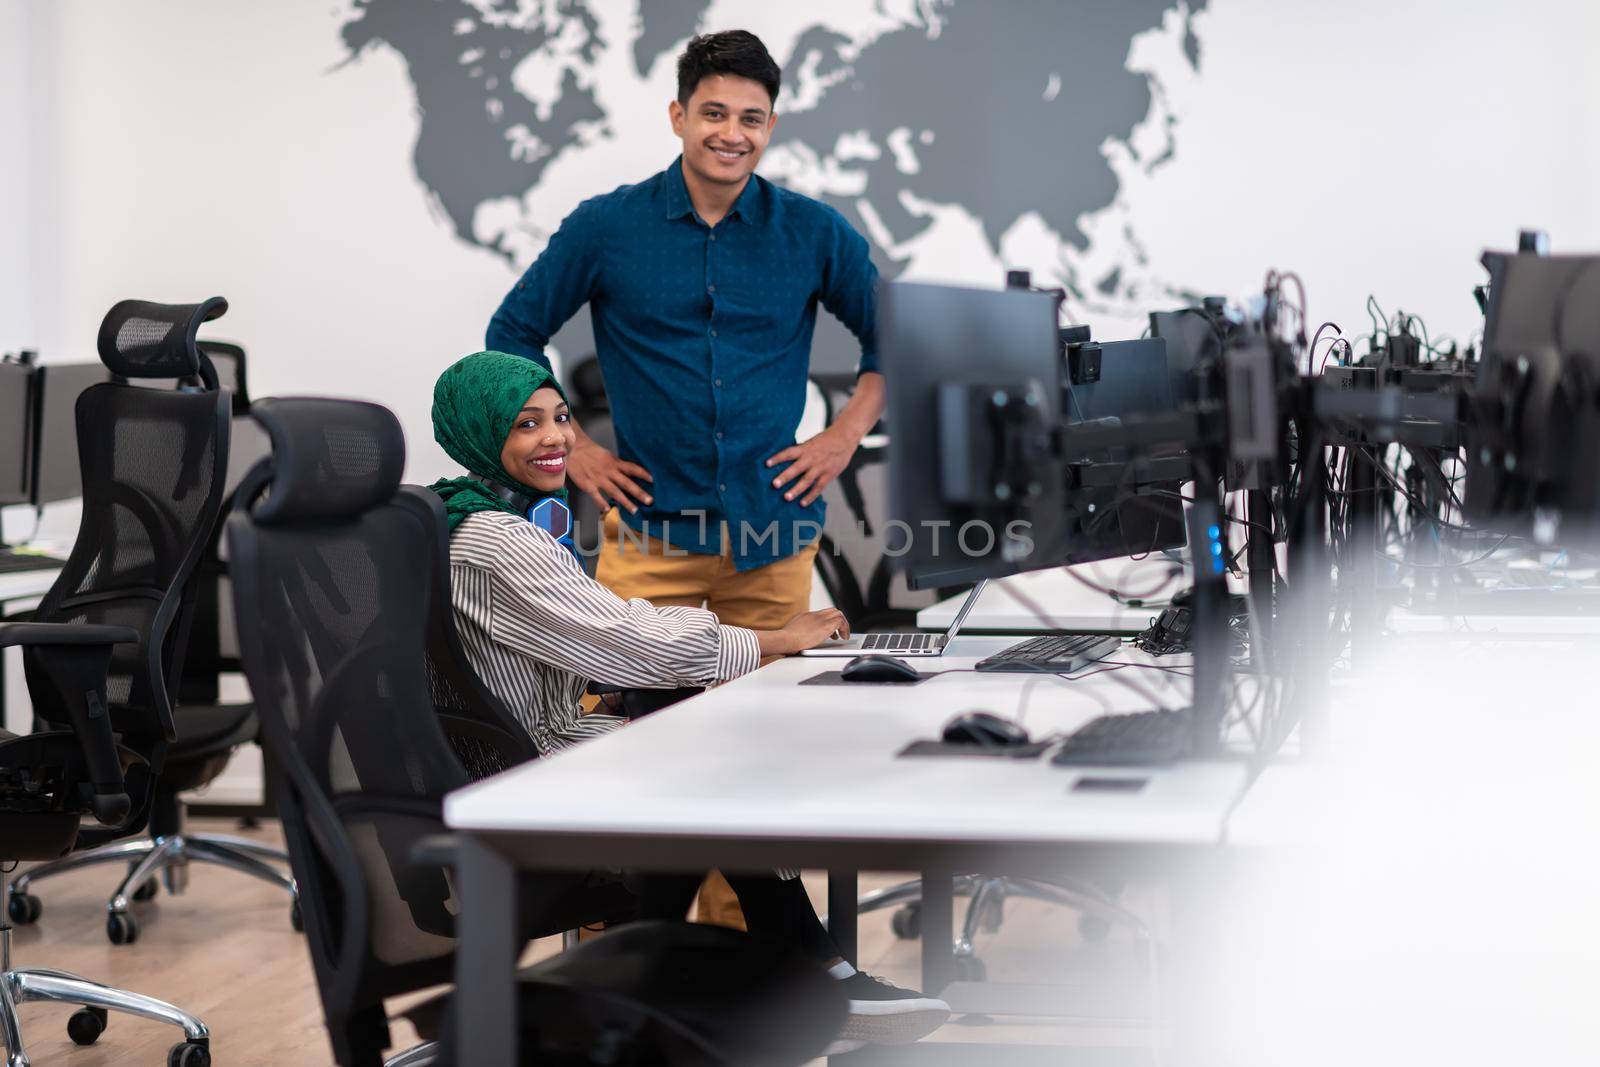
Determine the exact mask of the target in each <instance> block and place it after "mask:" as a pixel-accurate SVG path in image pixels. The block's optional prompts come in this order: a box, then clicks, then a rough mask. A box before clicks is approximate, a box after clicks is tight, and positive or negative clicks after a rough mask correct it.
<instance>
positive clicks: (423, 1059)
mask: <svg viewBox="0 0 1600 1067" xmlns="http://www.w3.org/2000/svg"><path fill="white" fill-rule="evenodd" d="M438 1060H439V1042H437V1041H424V1042H423V1043H422V1044H420V1045H412V1046H411V1047H410V1048H408V1049H406V1050H405V1051H403V1052H396V1053H395V1054H394V1055H393V1056H390V1057H389V1058H388V1059H386V1060H384V1061H383V1067H432V1065H433V1064H434V1063H437V1062H438Z"/></svg>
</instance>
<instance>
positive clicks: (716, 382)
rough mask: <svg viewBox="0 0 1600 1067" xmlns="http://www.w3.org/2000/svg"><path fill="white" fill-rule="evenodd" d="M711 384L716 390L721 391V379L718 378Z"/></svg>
mask: <svg viewBox="0 0 1600 1067" xmlns="http://www.w3.org/2000/svg"><path fill="white" fill-rule="evenodd" d="M711 384H712V385H714V386H716V387H717V388H718V389H721V388H722V379H721V378H718V379H717V380H716V381H714V382H712V383H711Z"/></svg>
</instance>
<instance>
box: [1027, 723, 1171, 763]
mask: <svg viewBox="0 0 1600 1067" xmlns="http://www.w3.org/2000/svg"><path fill="white" fill-rule="evenodd" d="M1189 739H1190V722H1189V714H1188V712H1184V711H1136V712H1132V713H1130V714H1127V715H1102V716H1100V717H1099V718H1097V719H1090V720H1089V721H1088V722H1086V723H1084V724H1083V725H1082V726H1080V727H1078V728H1077V729H1076V730H1074V731H1073V732H1072V733H1071V734H1069V735H1068V736H1067V739H1066V740H1065V741H1063V742H1062V744H1061V748H1060V749H1058V750H1057V751H1056V754H1055V755H1054V756H1052V757H1051V758H1050V762H1051V763H1056V764H1073V765H1076V764H1103V765H1112V766H1137V765H1143V764H1155V763H1171V762H1173V761H1174V760H1178V759H1182V758H1183V757H1184V756H1185V755H1187V754H1188V752H1189Z"/></svg>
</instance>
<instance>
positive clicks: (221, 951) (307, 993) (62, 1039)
mask: <svg viewBox="0 0 1600 1067" xmlns="http://www.w3.org/2000/svg"><path fill="white" fill-rule="evenodd" d="M190 822H191V825H190V829H191V830H195V831H207V830H209V831H211V832H226V833H238V832H240V831H239V830H238V827H237V826H236V825H235V824H233V823H232V822H231V821H227V820H217V819H193V820H191V821H190ZM248 836H253V837H256V838H258V839H260V840H264V841H274V842H275V841H278V840H280V835H279V833H278V831H277V828H276V826H275V825H274V824H269V825H268V826H267V827H265V828H263V829H261V830H257V831H253V832H250V833H249V835H248ZM191 870H192V874H191V877H190V881H189V886H188V890H187V891H186V892H185V893H184V894H183V895H181V896H177V897H172V896H168V895H166V893H165V891H163V892H162V894H161V895H160V896H159V897H158V898H157V899H156V900H155V901H153V902H151V903H147V904H136V905H134V908H135V913H136V915H137V916H138V920H139V923H140V937H139V940H138V941H137V943H135V944H133V945H128V946H122V947H116V946H113V945H111V944H110V942H109V941H107V939H106V935H105V910H104V909H105V901H106V898H107V897H108V896H109V894H110V892H111V889H112V888H113V886H114V883H115V881H116V879H117V877H118V874H119V872H120V868H115V867H109V866H108V867H103V868H100V869H90V870H86V871H75V872H72V873H70V874H65V875H62V876H60V877H58V878H52V879H49V880H47V881H42V882H39V883H37V885H36V886H35V888H34V890H33V892H35V893H36V894H37V895H38V896H39V897H40V898H41V899H42V900H43V902H44V914H43V918H42V919H41V920H40V922H39V924H38V925H37V926H32V927H25V928H19V929H18V930H17V931H16V934H15V940H14V946H15V953H14V960H13V966H17V967H49V968H54V969H57V970H65V971H71V972H73V973H76V974H79V975H82V976H83V977H85V978H90V979H93V980H95V981H98V982H103V983H106V984H108V985H112V986H117V987H121V988H124V989H130V990H134V991H136V992H141V993H147V994H149V995H151V996H155V997H159V998H161V999H163V1000H167V1001H170V1002H171V1003H173V1004H176V1005H178V1006H180V1007H182V1008H183V1009H184V1010H186V1011H189V1012H191V1013H192V1014H195V1015H197V1016H199V1017H200V1018H201V1019H203V1020H204V1021H205V1023H206V1025H207V1026H209V1027H210V1028H211V1034H212V1052H213V1056H214V1062H215V1063H216V1064H217V1065H218V1067H258V1065H269V1064H270V1065H280V1064H282V1065H294V1067H318V1065H322V1064H331V1063H332V1055H331V1053H330V1051H329V1046H328V1042H327V1038H326V1036H325V1034H324V1031H323V1029H322V1013H321V1007H320V1005H319V1003H318V1000H317V993H316V986H315V982H314V981H313V979H312V974H311V964H310V960H309V958H308V957H307V955H306V950H305V945H304V943H303V940H302V938H301V936H300V935H299V934H297V933H295V932H294V930H293V928H292V927H291V926H290V921H289V906H288V901H287V900H286V899H285V898H284V895H283V893H282V892H281V891H280V890H278V889H276V888H275V887H272V886H269V885H266V884H265V883H260V882H257V881H255V880H254V879H251V878H248V877H246V876H243V875H240V874H236V873H234V872H232V871H226V870H221V869H218V868H214V867H206V866H195V867H193V868H191ZM893 880H895V879H893V878H892V877H890V876H863V878H862V888H863V890H864V891H865V890H868V889H872V888H875V887H878V886H882V885H886V884H888V883H889V882H891V881H893ZM806 882H807V887H808V889H809V890H810V891H811V895H812V898H813V900H814V901H816V902H817V904H818V907H819V910H820V909H821V907H822V906H823V905H822V902H823V900H824V893H823V889H824V886H823V882H822V880H821V878H820V877H818V878H812V877H810V876H808V877H807V879H806ZM957 906H958V916H957V918H958V921H959V917H960V915H959V909H960V907H961V902H960V901H958V902H957ZM889 914H890V913H889V912H888V911H882V912H878V913H875V914H872V915H867V916H863V917H862V920H861V926H860V931H861V932H860V946H861V951H860V958H861V963H862V966H863V967H864V968H865V969H867V970H869V971H871V972H872V973H875V974H879V975H882V976H883V977H885V978H888V979H890V980H892V981H895V982H897V983H899V984H902V985H915V984H916V982H917V979H918V975H919V973H920V972H919V968H920V958H919V949H918V946H917V944H916V943H915V942H908V941H900V940H898V939H896V938H895V936H894V935H893V933H892V932H891V931H890V928H889V921H890V920H889ZM1133 947H1134V946H1133V944H1132V940H1131V938H1128V937H1125V936H1124V935H1122V934H1118V933H1114V934H1113V935H1112V937H1111V938H1110V939H1108V940H1107V941H1106V942H1103V943H1100V944H1085V943H1083V942H1082V941H1081V940H1080V938H1079V936H1078V933H1077V915H1076V913H1075V912H1072V911H1069V910H1066V909H1063V908H1057V907H1053V906H1049V905H1045V904H1039V903H1035V902H1032V901H1026V900H1013V901H1011V902H1009V903H1008V905H1007V909H1006V917H1005V923H1004V925H1003V926H1002V927H1001V929H1000V930H999V931H998V932H996V933H993V934H985V935H982V936H981V937H980V939H979V942H978V952H979V954H980V955H981V956H982V958H983V959H984V960H985V962H986V964H987V966H988V972H989V980H990V981H993V982H1024V981H1026V982H1060V983H1063V984H1064V985H1065V986H1067V987H1070V986H1071V985H1074V984H1076V985H1078V986H1079V987H1080V988H1085V989H1087V988H1089V987H1090V986H1091V985H1092V984H1093V983H1095V982H1096V981H1097V980H1098V978H1099V976H1103V975H1104V974H1105V973H1107V971H1108V970H1113V971H1114V970H1126V968H1127V966H1128V961H1129V960H1130V959H1133V958H1135V956H1136V954H1135V953H1134V951H1133ZM557 948H558V945H557V944H556V943H555V942H554V941H553V940H551V941H547V942H541V943H539V944H538V945H536V946H534V947H533V948H532V949H530V954H531V955H545V954H548V953H550V952H553V951H556V949H557ZM1064 995H1070V994H1066V993H1064ZM19 1010H20V1013H21V1016H22V1027H23V1038H24V1040H25V1042H26V1043H27V1048H28V1053H29V1055H30V1057H31V1058H32V1060H33V1064H34V1067H56V1065H61V1067H102V1065H104V1067H112V1065H115V1067H128V1065H139V1064H149V1065H152V1067H156V1065H160V1064H164V1063H165V1062H166V1054H167V1050H168V1049H169V1048H170V1047H171V1046H172V1045H173V1044H175V1043H176V1042H177V1041H178V1040H180V1037H181V1035H180V1033H179V1032H178V1031H177V1030H176V1028H173V1027H169V1026H164V1025H162V1024H159V1023H151V1022H146V1021H144V1020H140V1019H134V1018H131V1017H129V1016H121V1015H115V1014H113V1015H112V1016H111V1021H110V1025H109V1027H108V1028H107V1030H106V1032H105V1034H104V1035H102V1036H101V1038H100V1040H99V1042H98V1043H97V1044H95V1045H93V1046H90V1047H87V1048H80V1047H78V1046H76V1045H74V1044H73V1043H72V1042H71V1040H70V1039H68V1037H67V1034H66V1022H67V1017H68V1015H70V1014H71V1009H69V1008H67V1007H62V1006H57V1005H49V1004H29V1005H24V1006H23V1007H22V1008H21V1009H19ZM393 1029H394V1038H395V1041H396V1044H397V1047H398V1048H404V1047H406V1046H407V1045H409V1044H411V1043H413V1042H414V1041H415V1040H416V1038H415V1034H414V1033H413V1032H412V1031H411V1029H410V1027H409V1025H408V1024H406V1023H404V1022H400V1023H398V1024H396V1025H395V1027H394V1028H393ZM930 1040H936V1041H941V1042H945V1041H959V1042H966V1041H978V1040H982V1041H995V1040H998V1041H1016V1042H1020V1043H1028V1044H1051V1045H1056V1044H1061V1045H1074V1046H1079V1047H1082V1046H1085V1045H1108V1044H1114V1045H1123V1044H1129V1043H1141V1042H1142V1041H1143V1038H1142V1037H1141V1035H1140V1033H1139V1032H1138V1031H1137V1030H1132V1029H1128V1028H1117V1027H1085V1026H1082V1025H1077V1026H1073V1025H1067V1024H1046V1023H1043V1022H1040V1021H1030V1020H1014V1019H1013V1020H1001V1019H992V1018H988V1017H981V1018H980V1017H970V1016H969V1017H958V1018H956V1019H953V1020H951V1022H950V1023H949V1024H947V1025H946V1026H945V1027H944V1028H943V1029H942V1030H940V1031H939V1033H938V1034H936V1035H934V1037H933V1038H931V1039H930Z"/></svg>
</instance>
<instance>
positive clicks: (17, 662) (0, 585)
mask: <svg viewBox="0 0 1600 1067" xmlns="http://www.w3.org/2000/svg"><path fill="white" fill-rule="evenodd" d="M60 573H61V570H60V568H59V567H51V568H49V569H48V570H39V571H12V572H10V573H9V574H0V615H5V614H9V613H10V612H11V610H12V605H13V604H15V603H16V602H17V601H27V600H37V599H38V598H40V597H42V596H44V595H45V593H47V592H49V591H50V586H51V585H52V584H53V583H54V582H55V580H56V575H58V574H60ZM7 659H9V660H11V661H12V662H11V663H10V664H8V663H6V662H5V661H6V660H7ZM21 663H22V653H21V651H20V650H14V649H5V650H4V652H3V653H0V729H11V730H14V731H16V732H19V733H21V732H24V731H26V730H27V729H28V728H29V723H28V722H24V721H23V720H25V719H26V720H30V721H31V714H30V713H29V712H28V711H26V710H24V709H26V708H28V707H31V705H29V704H27V703H26V701H25V700H24V699H21V698H25V697H26V696H27V687H26V686H25V685H24V684H23V681H22V671H21V670H20V669H13V670H8V669H7V667H8V666H9V667H14V668H20V667H21ZM13 700H15V701H16V704H15V707H16V708H17V710H16V711H15V712H14V713H13V712H11V711H10V710H9V709H10V708H11V706H12V702H13ZM8 720H9V721H8Z"/></svg>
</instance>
